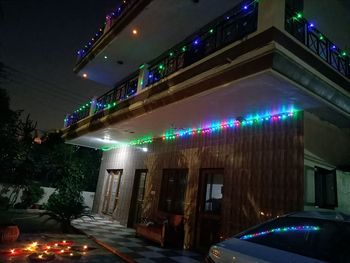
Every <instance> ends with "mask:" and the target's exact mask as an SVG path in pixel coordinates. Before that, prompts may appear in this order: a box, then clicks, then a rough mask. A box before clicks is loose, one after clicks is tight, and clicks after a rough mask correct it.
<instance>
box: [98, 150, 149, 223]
mask: <svg viewBox="0 0 350 263" xmlns="http://www.w3.org/2000/svg"><path fill="white" fill-rule="evenodd" d="M145 155H146V153H145V152H144V151H142V149H141V148H132V147H128V148H123V149H116V150H111V151H108V152H104V153H103V156H102V160H101V166H100V173H99V178H98V182H97V188H96V198H95V200H94V205H93V212H96V213H101V212H102V205H103V199H104V195H103V193H105V191H106V183H107V181H106V179H107V176H108V171H107V170H109V169H122V170H123V173H122V176H121V182H120V192H119V203H118V206H117V209H116V211H115V212H114V214H113V217H114V218H115V219H117V220H118V221H119V222H120V223H121V224H123V225H126V224H127V220H128V212H129V206H130V200H131V194H132V187H133V183H134V176H135V170H136V169H145V168H146V167H145V164H144V158H145Z"/></svg>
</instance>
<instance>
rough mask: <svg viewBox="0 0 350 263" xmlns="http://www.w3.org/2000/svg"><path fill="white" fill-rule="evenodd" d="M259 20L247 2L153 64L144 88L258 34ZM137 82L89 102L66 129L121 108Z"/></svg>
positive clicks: (132, 80) (129, 80)
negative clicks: (249, 36) (248, 36)
mask: <svg viewBox="0 0 350 263" xmlns="http://www.w3.org/2000/svg"><path fill="white" fill-rule="evenodd" d="M257 20H258V1H257V0H250V1H244V2H242V3H240V4H238V5H237V6H236V7H234V8H233V9H231V10H230V11H228V12H226V13H225V14H224V15H222V16H220V17H219V18H217V19H215V20H214V21H212V22H210V23H209V24H207V25H205V26H204V27H203V28H201V29H200V30H198V31H197V32H195V33H194V34H192V35H191V36H189V37H188V38H186V39H185V40H184V41H182V42H181V43H178V44H177V45H175V46H174V47H172V48H171V49H169V50H168V51H166V52H164V53H163V54H162V55H161V56H159V57H158V58H156V59H155V60H153V61H151V62H150V63H149V66H148V69H147V70H148V74H146V75H145V76H144V78H143V79H142V80H141V81H140V83H144V85H143V86H151V85H153V84H155V83H157V82H159V81H160V80H162V79H164V78H165V77H167V76H169V75H170V74H173V73H175V72H177V71H178V70H180V69H182V68H185V67H187V66H189V65H191V64H193V63H195V62H197V61H199V60H201V59H203V58H204V57H206V56H208V55H210V54H212V53H214V52H215V51H217V50H219V49H222V48H223V47H225V46H227V45H229V44H231V43H233V42H235V41H237V40H240V39H243V38H244V37H246V36H247V35H248V34H250V33H253V32H255V31H256V30H257V23H258V22H257ZM138 82H139V81H138V76H137V75H136V74H135V73H134V74H132V75H131V76H129V77H128V78H127V81H123V82H122V83H121V84H119V85H117V87H116V88H114V89H112V90H111V91H109V92H107V93H105V94H104V95H102V96H100V97H99V98H98V99H97V100H96V101H90V102H89V103H87V104H86V105H83V106H81V107H80V108H79V109H77V110H76V111H74V112H73V113H72V114H69V115H67V116H66V118H65V127H68V126H70V125H72V124H74V123H76V122H78V121H79V120H81V119H84V118H86V117H87V116H89V113H90V114H96V113H98V112H101V111H103V110H105V109H110V108H113V107H118V104H119V102H120V101H123V100H125V99H128V98H130V97H132V96H134V95H135V94H136V91H137V85H138ZM89 105H90V106H89Z"/></svg>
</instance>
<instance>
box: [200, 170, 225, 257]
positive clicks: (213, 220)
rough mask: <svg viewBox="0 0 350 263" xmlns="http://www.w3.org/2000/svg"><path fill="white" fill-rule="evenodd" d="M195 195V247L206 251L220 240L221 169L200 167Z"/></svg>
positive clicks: (222, 176) (222, 177)
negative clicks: (196, 194) (196, 195)
mask: <svg viewBox="0 0 350 263" xmlns="http://www.w3.org/2000/svg"><path fill="white" fill-rule="evenodd" d="M199 176H200V177H199V188H198V197H197V227H196V247H197V248H198V249H199V250H201V251H208V249H209V247H210V246H211V245H212V244H214V243H216V242H219V241H220V228H221V213H222V201H223V191H222V190H223V181H224V170H223V169H201V170H200V175H199Z"/></svg>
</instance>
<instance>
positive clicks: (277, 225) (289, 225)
mask: <svg viewBox="0 0 350 263" xmlns="http://www.w3.org/2000/svg"><path fill="white" fill-rule="evenodd" d="M236 237H237V238H239V239H241V240H245V241H247V242H253V243H257V244H261V245H265V246H269V247H273V248H277V249H281V250H285V251H289V252H293V253H296V254H300V255H303V256H307V257H312V258H316V259H320V260H325V261H329V262H350V252H349V250H350V223H345V222H336V221H328V220H320V219H312V218H298V217H282V218H278V219H275V220H273V221H269V222H267V223H265V224H262V225H260V226H257V227H255V228H252V229H250V230H248V231H246V232H244V233H243V234H240V235H238V236H236Z"/></svg>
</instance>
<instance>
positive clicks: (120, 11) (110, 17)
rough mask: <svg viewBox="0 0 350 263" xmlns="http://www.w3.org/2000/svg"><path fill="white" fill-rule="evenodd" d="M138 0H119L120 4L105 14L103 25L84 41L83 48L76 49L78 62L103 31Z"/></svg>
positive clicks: (110, 26) (111, 25) (106, 30)
mask: <svg viewBox="0 0 350 263" xmlns="http://www.w3.org/2000/svg"><path fill="white" fill-rule="evenodd" d="M138 1H139V0H127V1H126V0H124V1H121V4H120V5H119V6H118V7H117V8H116V9H115V10H114V11H112V12H111V13H109V14H107V15H106V21H105V23H104V25H103V26H102V27H101V28H100V29H99V31H97V32H96V33H95V35H94V36H93V37H92V38H91V40H90V41H89V42H88V43H86V45H85V46H84V47H83V48H81V49H79V50H78V52H77V53H78V62H79V61H80V60H82V59H83V58H84V57H85V56H86V55H87V54H88V53H89V51H90V50H91V49H92V48H93V46H94V45H95V44H96V43H97V42H98V41H99V40H100V39H101V37H102V36H103V35H104V34H105V33H107V32H108V31H109V30H110V29H111V28H112V27H113V25H114V24H115V23H116V22H117V21H119V20H120V18H121V17H123V16H124V15H125V14H126V13H127V12H128V10H130V9H132V7H133V6H134V5H135V4H136V3H137V2H138Z"/></svg>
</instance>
